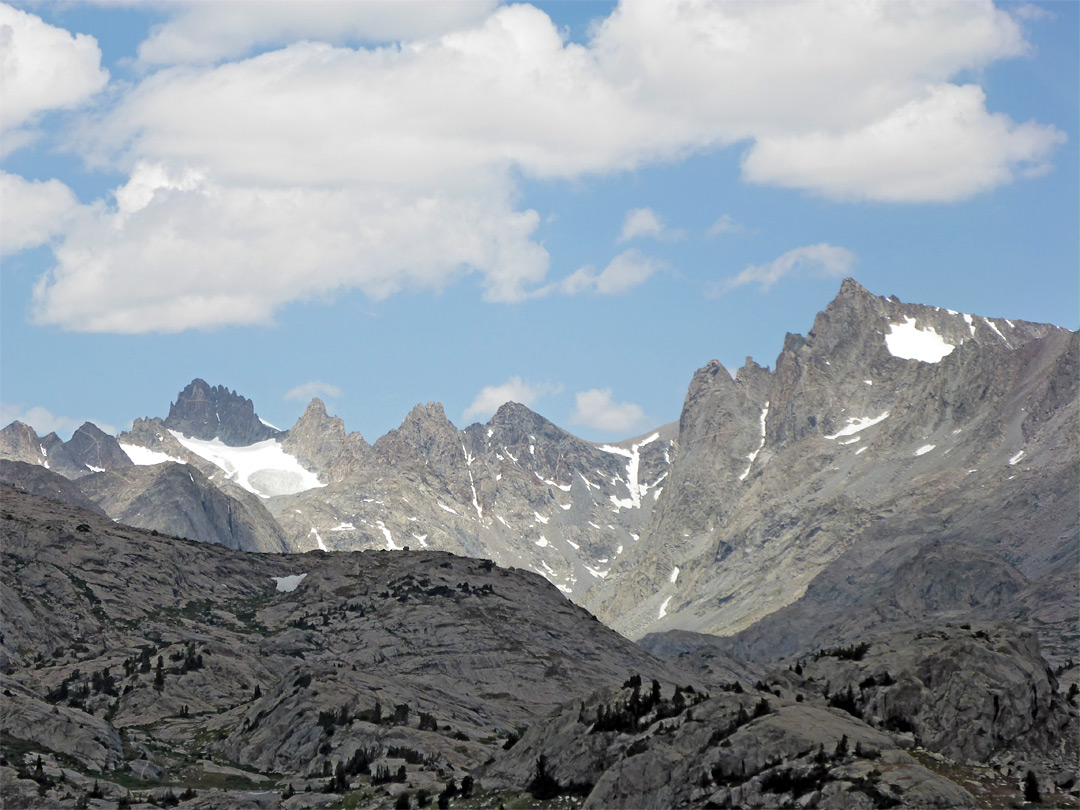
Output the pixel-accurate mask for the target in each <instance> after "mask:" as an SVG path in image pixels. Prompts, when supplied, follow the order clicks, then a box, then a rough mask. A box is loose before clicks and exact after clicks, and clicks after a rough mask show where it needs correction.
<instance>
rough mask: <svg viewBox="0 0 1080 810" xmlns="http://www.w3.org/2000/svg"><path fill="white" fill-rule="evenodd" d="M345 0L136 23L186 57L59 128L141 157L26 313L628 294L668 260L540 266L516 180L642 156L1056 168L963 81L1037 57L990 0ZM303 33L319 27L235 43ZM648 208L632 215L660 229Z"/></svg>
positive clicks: (141, 317) (933, 192)
mask: <svg viewBox="0 0 1080 810" xmlns="http://www.w3.org/2000/svg"><path fill="white" fill-rule="evenodd" d="M339 5H340V7H337V8H335V7H333V5H332V4H328V5H325V6H324V5H318V6H311V8H312V11H311V19H310V20H309V21H307V22H304V21H303V20H302V19H301V17H302V16H303V14H302V13H301V14H299V15H298V13H297V9H300V8H307V7H308V6H309V4H303V6H302V7H301V6H296V5H293V4H254V3H251V4H249V3H225V4H217V3H213V4H210V3H199V4H187V5H184V6H182V7H179V8H180V10H179V11H177V12H176V13H175V14H173V15H172V17H171V19H170V20H168V21H167V22H166V23H165V25H164V27H162V28H161V29H158V30H157V31H156V32H155V33H154V34H153V36H151V38H150V39H149V40H147V42H146V43H144V46H145V47H144V52H143V54H142V56H143V59H144V61H146V62H162V63H164V62H170V61H173V60H176V59H184V60H188V61H189V62H197V63H199V64H186V65H178V66H176V67H167V68H163V69H159V70H157V71H156V72H151V73H150V74H149V75H147V76H146V77H145V78H143V79H142V80H141V81H138V82H136V83H135V84H133V85H132V86H131V87H130V88H128V87H124V88H117V93H116V98H115V101H114V102H113V103H111V104H110V105H108V106H104V107H103V108H102V110H101V111H100V112H95V114H94V115H92V116H87V117H85V118H84V119H82V120H81V121H80V123H79V124H78V125H76V126H73V127H72V129H71V131H70V133H69V137H68V145H69V147H70V148H71V149H72V150H74V151H76V152H78V153H80V154H81V155H82V156H83V157H84V158H86V159H87V160H88V161H90V162H91V163H92V164H94V165H100V166H104V167H106V168H109V169H112V170H117V171H123V172H126V173H128V175H129V177H130V180H129V182H127V183H125V185H124V186H122V187H121V188H120V189H118V190H117V193H116V197H115V199H109V200H106V201H102V202H101V203H100V204H99V205H97V206H96V207H95V208H94V209H93V211H94V214H93V216H90V217H78V218H75V219H74V220H73V221H72V223H71V224H70V225H69V226H68V227H67V229H66V230H65V232H64V233H63V234H62V236H63V239H62V240H61V241H60V242H59V244H57V246H56V248H55V254H56V265H55V267H54V268H53V269H52V271H51V272H50V273H49V274H48V275H46V276H45V277H43V278H42V279H41V281H40V283H39V284H38V286H37V289H36V294H35V310H34V312H35V318H36V320H37V321H38V322H39V323H47V324H56V325H59V326H61V327H63V328H66V329H73V330H85V331H115V332H144V331H155V330H157V331H178V330H183V329H188V328H214V327H219V326H223V325H226V324H252V323H266V322H268V321H271V320H272V318H273V314H274V312H275V311H277V310H278V309H279V308H280V307H282V306H283V305H285V304H287V303H288V302H291V301H296V300H303V299H307V298H311V297H313V296H319V297H323V296H332V295H333V294H334V293H335V292H337V291H340V290H345V289H358V290H361V291H363V292H364V293H366V294H367V295H369V296H371V297H373V298H381V297H385V296H388V295H392V294H395V293H397V292H401V291H406V290H418V289H425V290H426V289H434V290H437V289H441V288H443V287H445V286H447V285H449V284H453V283H455V282H456V281H458V280H459V279H460V278H462V277H463V276H466V275H469V274H475V275H477V276H478V277H479V278H480V281H481V286H482V288H483V290H484V295H485V297H486V298H487V299H488V300H492V301H520V300H523V299H526V298H528V297H530V296H534V295H540V294H544V293H546V292H552V291H561V292H565V293H573V292H582V291H594V292H596V293H599V294H612V293H616V292H624V291H626V290H629V289H632V288H633V287H634V286H636V285H638V284H640V283H642V281H644V280H645V279H646V278H648V277H650V276H651V275H652V274H653V273H655V272H656V270H657V269H658V264H657V263H655V262H652V261H650V260H647V259H645V258H644V257H641V256H640V255H633V254H622V255H621V256H620V257H616V259H615V260H614V261H613V262H612V264H611V265H609V267H608V268H606V269H605V270H604V271H603V272H600V273H597V272H596V271H595V270H593V269H591V268H583V269H582V270H580V271H578V273H575V274H574V275H573V276H571V277H570V278H568V279H565V280H563V281H562V282H559V283H556V284H554V285H553V284H547V285H545V280H546V275H547V269H548V255H547V253H546V251H545V250H544V248H543V247H542V246H541V244H540V242H539V240H538V238H537V229H538V226H539V214H537V213H536V212H534V211H530V210H521V208H522V206H520V205H519V199H520V193H519V192H520V186H519V183H518V180H517V178H518V177H519V176H528V177H535V178H578V177H582V176H585V175H594V174H599V173H610V172H616V171H628V170H635V169H638V168H640V167H642V166H646V165H649V164H655V163H658V162H670V161H676V160H679V159H681V158H683V157H685V156H686V155H689V154H692V153H694V152H698V151H702V150H707V149H715V148H718V147H721V146H725V145H729V144H733V143H736V142H745V143H746V144H747V145H748V149H747V152H746V154H745V159H744V161H743V167H742V170H743V174H744V177H745V178H746V179H747V180H748V181H751V182H754V183H763V184H769V185H774V186H781V187H790V188H798V189H805V190H807V191H809V192H812V193H818V194H824V195H827V196H830V197H836V198H839V199H855V200H883V201H890V202H898V203H899V202H908V203H910V202H926V201H934V202H939V201H950V200H959V199H964V198H966V197H970V196H971V195H973V194H977V193H980V192H983V191H986V190H989V189H992V188H995V187H998V186H1000V185H1002V184H1005V183H1009V182H1012V181H1013V180H1015V179H1016V178H1018V177H1021V176H1024V175H1027V174H1031V173H1037V172H1040V171H1045V170H1046V169H1047V167H1048V166H1049V160H1050V158H1051V156H1052V154H1053V150H1054V149H1055V148H1056V147H1057V146H1058V145H1059V144H1060V143H1061V142H1062V141H1063V139H1064V135H1063V134H1062V133H1060V132H1059V131H1058V130H1056V129H1055V128H1053V127H1050V126H1046V125H1042V124H1038V123H1025V124H1017V123H1016V122H1014V121H1012V120H1011V119H1009V118H1008V117H1006V116H1003V115H1000V114H990V113H989V112H988V111H987V109H986V103H985V99H984V98H983V95H982V92H981V90H980V89H979V88H977V87H974V86H964V87H961V86H957V85H955V84H951V83H950V80H952V79H953V78H954V77H955V76H956V75H959V74H961V73H963V74H964V75H971V72H972V71H977V70H978V69H980V68H982V67H985V66H986V65H989V64H991V63H992V62H994V61H995V60H999V59H1003V58H1008V57H1015V56H1019V55H1023V54H1024V53H1026V52H1027V49H1028V46H1027V43H1026V42H1025V41H1024V38H1023V35H1022V31H1021V29H1020V27H1019V23H1018V22H1017V21H1016V20H1015V19H1014V18H1013V17H1012V16H1010V15H1009V14H1008V13H1006V12H1004V11H1002V10H1000V9H997V8H995V7H994V5H993V4H992V3H989V2H968V3H932V4H928V5H916V4H909V3H895V2H884V1H883V2H866V3H858V4H817V3H806V4H786V3H785V4H778V3H747V4H735V3H722V2H721V3H709V2H704V1H703V0H694V1H693V2H686V3H656V2H626V3H623V4H621V5H619V6H618V7H617V8H616V9H615V10H614V11H613V12H612V14H611V15H610V16H609V17H608V18H607V19H606V20H604V21H602V22H601V23H600V24H599V25H597V26H596V27H595V28H594V30H593V33H592V38H591V39H590V40H589V41H588V42H587V43H585V44H578V43H573V42H569V41H567V40H566V39H565V35H564V34H563V33H562V32H560V31H559V30H558V29H557V28H556V27H555V26H554V25H553V24H552V21H551V20H550V19H549V18H548V17H547V15H546V14H544V13H543V12H542V11H541V10H539V9H537V8H535V7H533V6H529V5H526V4H517V5H507V6H502V7H499V8H497V9H495V10H494V11H491V12H490V13H487V10H488V6H487V5H485V4H484V3H480V4H479V5H478V6H475V7H472V10H469V9H465V10H461V9H457V8H456V4H437V6H433V7H432V8H433V9H442V8H443V7H445V6H450V7H454V8H449V9H445V10H442V11H438V10H436V11H432V14H433V15H438V14H445V15H446V16H445V17H444V18H443V19H442V20H441V21H440V20H434V19H433V20H432V21H431V25H432V28H431V29H430V31H421V30H419V29H418V28H415V27H410V26H414V25H420V24H421V23H419V22H417V23H411V22H409V21H408V20H407V19H406V17H408V16H410V15H411V14H412V8H411V7H410V8H409V13H408V14H406V13H405V12H403V11H401V8H404V6H403V5H402V4H390V5H387V6H385V7H382V6H380V7H379V8H372V9H368V10H358V7H360V6H365V5H366V4H339ZM405 5H406V6H407V5H409V4H405ZM219 7H220V10H219ZM349 9H351V10H349ZM380 9H381V10H380ZM477 9H479V10H477ZM15 13H17V14H22V12H15ZM339 14H355V15H358V16H357V17H355V18H350V20H351V21H350V22H348V24H347V25H345V23H343V22H342V20H341V19H340V18H339V17H337V16H335V15H339ZM263 15H265V16H266V20H265V21H264V22H260V20H259V19H256V18H261V17H262V16H263ZM365 15H367V17H365ZM379 15H389V16H386V17H385V19H383V23H385V25H386V26H388V27H383V28H380V27H379V25H382V23H379V24H376V23H377V22H378V20H377V18H379ZM395 15H396V16H395ZM29 16H32V15H29ZM420 16H422V15H420ZM480 16H482V17H483V18H482V19H479V17H480ZM361 17H364V20H361V19H360V18H361ZM392 18H394V19H397V22H396V23H393V19H392ZM35 19H36V18H35ZM214 20H218V21H219V22H220V25H221V34H220V38H219V39H215V36H217V35H215V34H213V32H208V29H209V28H213V27H214V25H217V24H218V23H213V22H208V21H214ZM222 20H224V21H223V22H222ZM365 20H366V21H365ZM38 23H39V24H41V25H44V23H41V21H40V20H38ZM339 23H340V24H341V25H344V26H345V27H344V29H343V31H344V33H342V34H341V35H340V36H339V35H338V34H334V33H332V29H334V28H335V26H336V25H337V24H339ZM391 23H393V25H398V24H400V25H401V26H403V27H401V28H400V29H394V28H393V25H392V24H391ZM423 24H427V23H423ZM304 26H308V27H307V28H305V27H304ZM244 30H249V31H251V32H252V33H250V34H245V33H243V31H244ZM395 31H396V32H397V33H395ZM365 32H366V33H365ZM61 33H63V34H64V35H65V36H67V37H68V38H69V39H71V40H72V42H77V41H78V38H77V37H76V38H71V37H70V35H67V34H66V32H61ZM204 34H205V37H204V39H205V41H206V43H208V44H207V48H208V50H207V51H206V52H205V53H201V54H200V53H196V52H195V51H194V50H192V49H197V48H198V47H201V46H200V45H199V43H200V42H202V41H203V40H202V39H200V37H203V35H204ZM341 36H344V37H347V38H349V41H350V42H352V41H355V40H357V39H363V38H364V37H367V36H372V37H375V36H379V37H395V36H400V37H402V38H403V39H406V40H407V41H403V42H402V43H401V44H400V45H393V46H381V47H350V46H342V45H341V44H340V43H341V41H342V40H341ZM293 37H308V38H309V39H307V40H305V41H302V42H293V43H292V44H288V45H287V46H285V47H281V48H279V49H277V50H273V51H269V52H266V53H262V54H259V55H257V56H253V57H250V58H239V59H235V58H233V57H235V56H236V55H237V54H246V53H248V52H250V50H251V49H252V48H256V47H258V46H259V45H260V44H267V43H269V44H274V43H277V42H285V41H287V40H291V39H292V38H293ZM320 40H324V41H320ZM325 40H330V41H329V42H327V41H325ZM170 43H171V44H170ZM335 43H338V44H335ZM95 47H96V46H95ZM822 54H829V58H828V59H823V58H822ZM221 59H232V60H233V61H224V62H222V63H220V64H214V62H216V61H218V60H221ZM207 60H209V61H207ZM91 85H92V83H91ZM85 95H86V91H85V89H84V90H83V91H81V95H79V94H76V96H75V97H76V98H85ZM27 98H29V96H27ZM27 103H29V102H27ZM50 103H51V104H56V103H58V102H56V101H55V99H54V100H53V101H51V102H50ZM71 103H78V102H77V101H72V102H71ZM24 106H26V105H25V104H24ZM23 115H24V116H25V115H32V111H31V112H28V113H24V114H23ZM641 211H643V212H648V213H647V214H646V213H641V214H638V216H637V220H636V222H635V223H631V222H629V221H628V226H629V228H628V230H627V233H628V238H632V236H629V235H630V234H636V235H637V236H644V235H651V236H655V235H657V230H656V229H657V228H659V229H660V231H659V233H660V234H664V233H668V232H666V231H665V230H664V229H663V223H662V222H661V221H660V219H659V218H658V217H656V215H655V213H653V212H649V211H648V209H641ZM649 215H651V216H652V218H653V219H654V220H655V223H651V222H650V221H649Z"/></svg>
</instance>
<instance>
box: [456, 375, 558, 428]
mask: <svg viewBox="0 0 1080 810" xmlns="http://www.w3.org/2000/svg"><path fill="white" fill-rule="evenodd" d="M559 389H560V386H557V385H552V384H550V383H531V382H527V381H526V380H523V379H521V377H511V378H510V379H509V380H507V381H506V382H504V383H502V384H501V385H486V386H484V387H483V388H482V389H480V393H479V394H477V395H476V399H474V400H473V401H472V404H471V405H470V406H469V407H468V408H466V409H465V412H464V413H463V414H462V418H464V419H475V418H477V417H490V416H491V415H492V414H493V413H495V411H497V410H498V409H499V407H500V406H501V405H503V404H504V403H507V402H518V403H520V404H522V405H526V406H528V407H530V408H531V407H533V405H535V403H536V401H537V400H539V399H540V398H541V397H543V396H546V395H547V394H552V393H555V392H557V391H558V390H559Z"/></svg>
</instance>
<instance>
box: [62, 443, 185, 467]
mask: <svg viewBox="0 0 1080 810" xmlns="http://www.w3.org/2000/svg"><path fill="white" fill-rule="evenodd" d="M120 449H121V450H123V451H124V452H125V453H126V454H127V457H128V458H130V459H131V463H132V464H137V465H139V466H140V467H146V466H149V465H151V464H164V463H165V462H166V461H175V462H176V463H177V464H185V463H187V462H185V461H184V460H183V459H180V458H176V457H175V456H170V455H169V454H168V453H161V452H158V451H157V450H147V449H146V448H145V447H139V445H137V444H121V445H120ZM42 450H44V448H42Z"/></svg>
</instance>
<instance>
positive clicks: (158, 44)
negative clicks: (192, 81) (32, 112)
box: [139, 0, 496, 64]
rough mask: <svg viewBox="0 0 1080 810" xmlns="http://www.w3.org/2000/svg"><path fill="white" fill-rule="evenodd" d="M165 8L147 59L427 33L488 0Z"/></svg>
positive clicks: (459, 20) (454, 24) (143, 54)
mask: <svg viewBox="0 0 1080 810" xmlns="http://www.w3.org/2000/svg"><path fill="white" fill-rule="evenodd" d="M160 5H161V8H162V9H163V10H165V11H169V12H171V13H172V16H171V17H170V19H169V20H168V21H167V22H165V23H164V24H162V25H159V26H157V27H156V28H155V29H154V30H153V31H152V32H151V34H150V36H149V37H148V38H147V39H146V40H145V41H144V42H142V43H141V44H140V45H139V59H140V61H142V62H144V63H146V64H175V63H179V62H185V63H188V64H203V63H208V62H216V61H218V60H219V59H224V58H230V57H237V56H246V55H247V54H248V53H250V52H251V51H252V50H253V49H254V48H255V47H256V46H267V45H277V46H280V45H284V44H287V43H289V42H294V41H296V40H299V39H312V40H319V41H323V42H331V43H335V44H343V43H346V42H348V41H349V40H361V41H371V42H380V41H381V42H386V41H398V40H415V39H427V38H430V37H434V36H438V35H440V34H444V33H446V32H448V31H453V30H455V29H458V28H461V27H464V26H467V25H473V24H476V23H479V22H480V21H482V20H483V19H484V17H486V16H487V15H488V14H489V13H490V12H491V10H492V9H493V8H494V7H495V5H496V2H495V0H455V2H453V3H447V2H443V0H410V2H408V3H402V2H400V1H399V0H381V1H380V0H365V1H364V2H339V1H338V0H314V1H313V0H275V2H272V3H260V4H258V6H257V7H255V8H253V4H252V3H251V2H250V0H215V1H214V2H212V3H209V2H206V1H205V0H199V1H198V2H177V0H172V1H171V2H167V3H162V4H160Z"/></svg>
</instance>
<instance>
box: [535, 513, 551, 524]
mask: <svg viewBox="0 0 1080 810" xmlns="http://www.w3.org/2000/svg"><path fill="white" fill-rule="evenodd" d="M533 517H534V518H536V522H537V523H545V524H546V523H547V522H548V521H549V520H551V518H546V517H544V516H543V515H541V514H540V513H539V512H533Z"/></svg>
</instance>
